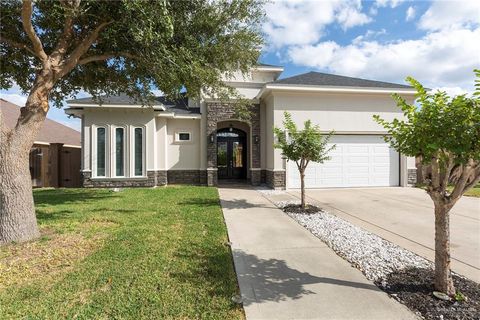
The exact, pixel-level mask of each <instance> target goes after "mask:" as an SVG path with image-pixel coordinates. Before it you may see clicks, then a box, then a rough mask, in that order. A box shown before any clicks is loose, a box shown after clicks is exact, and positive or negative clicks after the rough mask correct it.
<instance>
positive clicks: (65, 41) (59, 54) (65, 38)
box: [52, 0, 80, 59]
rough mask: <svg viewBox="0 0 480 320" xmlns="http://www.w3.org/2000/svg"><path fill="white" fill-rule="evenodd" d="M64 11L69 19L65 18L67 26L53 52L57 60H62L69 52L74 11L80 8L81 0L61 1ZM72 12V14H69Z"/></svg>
mask: <svg viewBox="0 0 480 320" xmlns="http://www.w3.org/2000/svg"><path fill="white" fill-rule="evenodd" d="M60 3H61V5H62V6H63V9H64V10H65V14H66V15H67V17H66V18H65V24H64V27H63V33H62V35H61V36H60V39H59V40H58V43H57V46H56V47H55V49H54V50H53V52H52V57H54V58H56V59H59V58H60V59H61V58H63V56H64V55H65V53H66V52H67V49H68V47H69V41H70V39H71V38H72V36H73V13H74V12H73V11H75V10H76V9H77V8H78V7H79V6H80V0H74V1H65V0H62V1H60ZM68 11H70V12H68Z"/></svg>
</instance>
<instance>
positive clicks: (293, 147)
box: [273, 111, 335, 210]
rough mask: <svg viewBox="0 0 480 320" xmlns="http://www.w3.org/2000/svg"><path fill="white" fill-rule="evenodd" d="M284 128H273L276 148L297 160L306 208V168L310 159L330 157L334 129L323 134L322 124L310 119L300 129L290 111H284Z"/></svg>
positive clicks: (302, 196)
mask: <svg viewBox="0 0 480 320" xmlns="http://www.w3.org/2000/svg"><path fill="white" fill-rule="evenodd" d="M284 117H285V119H284V121H283V126H284V127H285V128H284V129H280V128H277V127H275V128H274V129H273V131H274V133H275V135H276V137H277V143H275V144H274V147H275V148H276V149H281V150H282V156H283V157H285V158H287V159H288V160H291V161H295V163H296V165H297V168H298V171H299V173H300V188H301V207H302V209H303V210H304V209H305V169H306V168H307V166H308V164H309V163H310V161H314V162H318V163H323V162H325V161H327V160H329V159H330V157H329V156H328V153H329V152H330V151H332V150H333V149H335V145H331V146H327V144H328V142H329V140H330V137H331V136H332V135H333V131H331V132H330V133H328V134H327V135H322V133H321V131H320V126H318V125H312V122H311V121H310V120H307V121H305V122H304V128H303V130H299V129H298V128H297V125H296V124H295V122H293V120H292V116H291V115H290V113H288V112H286V111H285V112H284Z"/></svg>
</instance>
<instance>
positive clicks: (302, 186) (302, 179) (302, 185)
mask: <svg viewBox="0 0 480 320" xmlns="http://www.w3.org/2000/svg"><path fill="white" fill-rule="evenodd" d="M300 194H301V197H300V198H301V199H300V201H301V207H302V210H305V170H300Z"/></svg>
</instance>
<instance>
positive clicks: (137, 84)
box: [0, 0, 264, 243]
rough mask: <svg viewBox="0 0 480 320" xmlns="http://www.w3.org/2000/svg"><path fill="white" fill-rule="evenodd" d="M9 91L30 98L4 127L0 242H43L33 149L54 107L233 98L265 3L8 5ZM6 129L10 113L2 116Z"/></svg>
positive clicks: (1, 48)
mask: <svg viewBox="0 0 480 320" xmlns="http://www.w3.org/2000/svg"><path fill="white" fill-rule="evenodd" d="M0 5H1V7H0V10H1V15H2V22H1V25H0V72H1V78H0V88H2V89H8V88H10V87H12V86H14V85H17V86H18V87H20V88H21V90H22V91H23V92H24V93H25V94H27V95H28V98H27V102H26V104H25V106H24V107H23V108H21V114H20V117H19V118H18V121H17V124H16V126H15V127H14V128H13V129H12V130H9V129H7V128H6V127H5V126H4V125H3V123H2V124H1V127H0V210H1V211H0V243H7V242H11V241H26V240H30V239H33V238H35V237H37V236H38V235H39V232H38V228H37V222H36V217H35V211H34V203H33V197H32V186H31V181H30V173H29V164H28V157H29V150H30V147H31V146H32V144H33V142H34V139H35V136H36V135H37V133H38V131H39V129H40V127H41V126H42V124H43V121H44V120H45V116H46V115H47V112H48V110H49V108H50V103H53V104H55V105H56V106H60V105H61V103H62V100H63V99H64V98H65V97H68V96H74V95H75V94H76V93H78V92H80V91H81V90H83V91H86V92H88V93H90V94H91V95H93V96H94V97H98V96H99V95H100V94H109V95H112V94H120V93H126V94H127V95H129V96H131V97H133V98H135V99H136V100H137V101H138V102H139V103H142V104H144V105H149V104H151V102H152V97H153V95H152V93H151V89H152V88H154V87H157V88H158V89H160V90H161V91H163V92H164V93H165V94H167V95H168V96H170V97H175V96H176V95H178V94H179V92H180V91H182V90H183V89H186V90H187V94H188V95H189V96H193V97H196V96H198V95H199V94H200V92H205V91H207V93H210V94H215V95H217V96H219V97H225V96H226V95H228V94H234V93H235V92H234V90H233V89H231V88H228V87H226V86H225V84H224V83H223V82H222V81H221V76H222V75H223V74H227V75H229V74H232V72H233V71H235V70H240V71H242V72H247V71H248V70H249V68H250V67H251V66H252V65H254V64H255V63H256V62H257V58H258V48H259V46H260V45H261V44H262V38H261V33H260V31H259V30H260V23H261V22H262V18H263V16H264V11H263V3H262V0H231V1H221V0H218V1H217V0H212V1H204V0H192V1H173V0H172V1H168V0H163V1H162V0H158V1H143V0H119V1H97V0H63V1H62V0H61V1H50V0H48V1H47V0H45V1H42V0H38V1H32V0H23V1H20V0H0ZM0 122H1V114H0Z"/></svg>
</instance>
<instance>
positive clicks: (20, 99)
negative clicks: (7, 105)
mask: <svg viewBox="0 0 480 320" xmlns="http://www.w3.org/2000/svg"><path fill="white" fill-rule="evenodd" d="M0 98H2V99H5V100H7V101H9V102H11V103H14V104H16V105H18V106H21V107H23V106H24V105H25V103H26V102H27V97H26V96H24V95H21V94H18V93H3V92H2V93H0Z"/></svg>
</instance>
